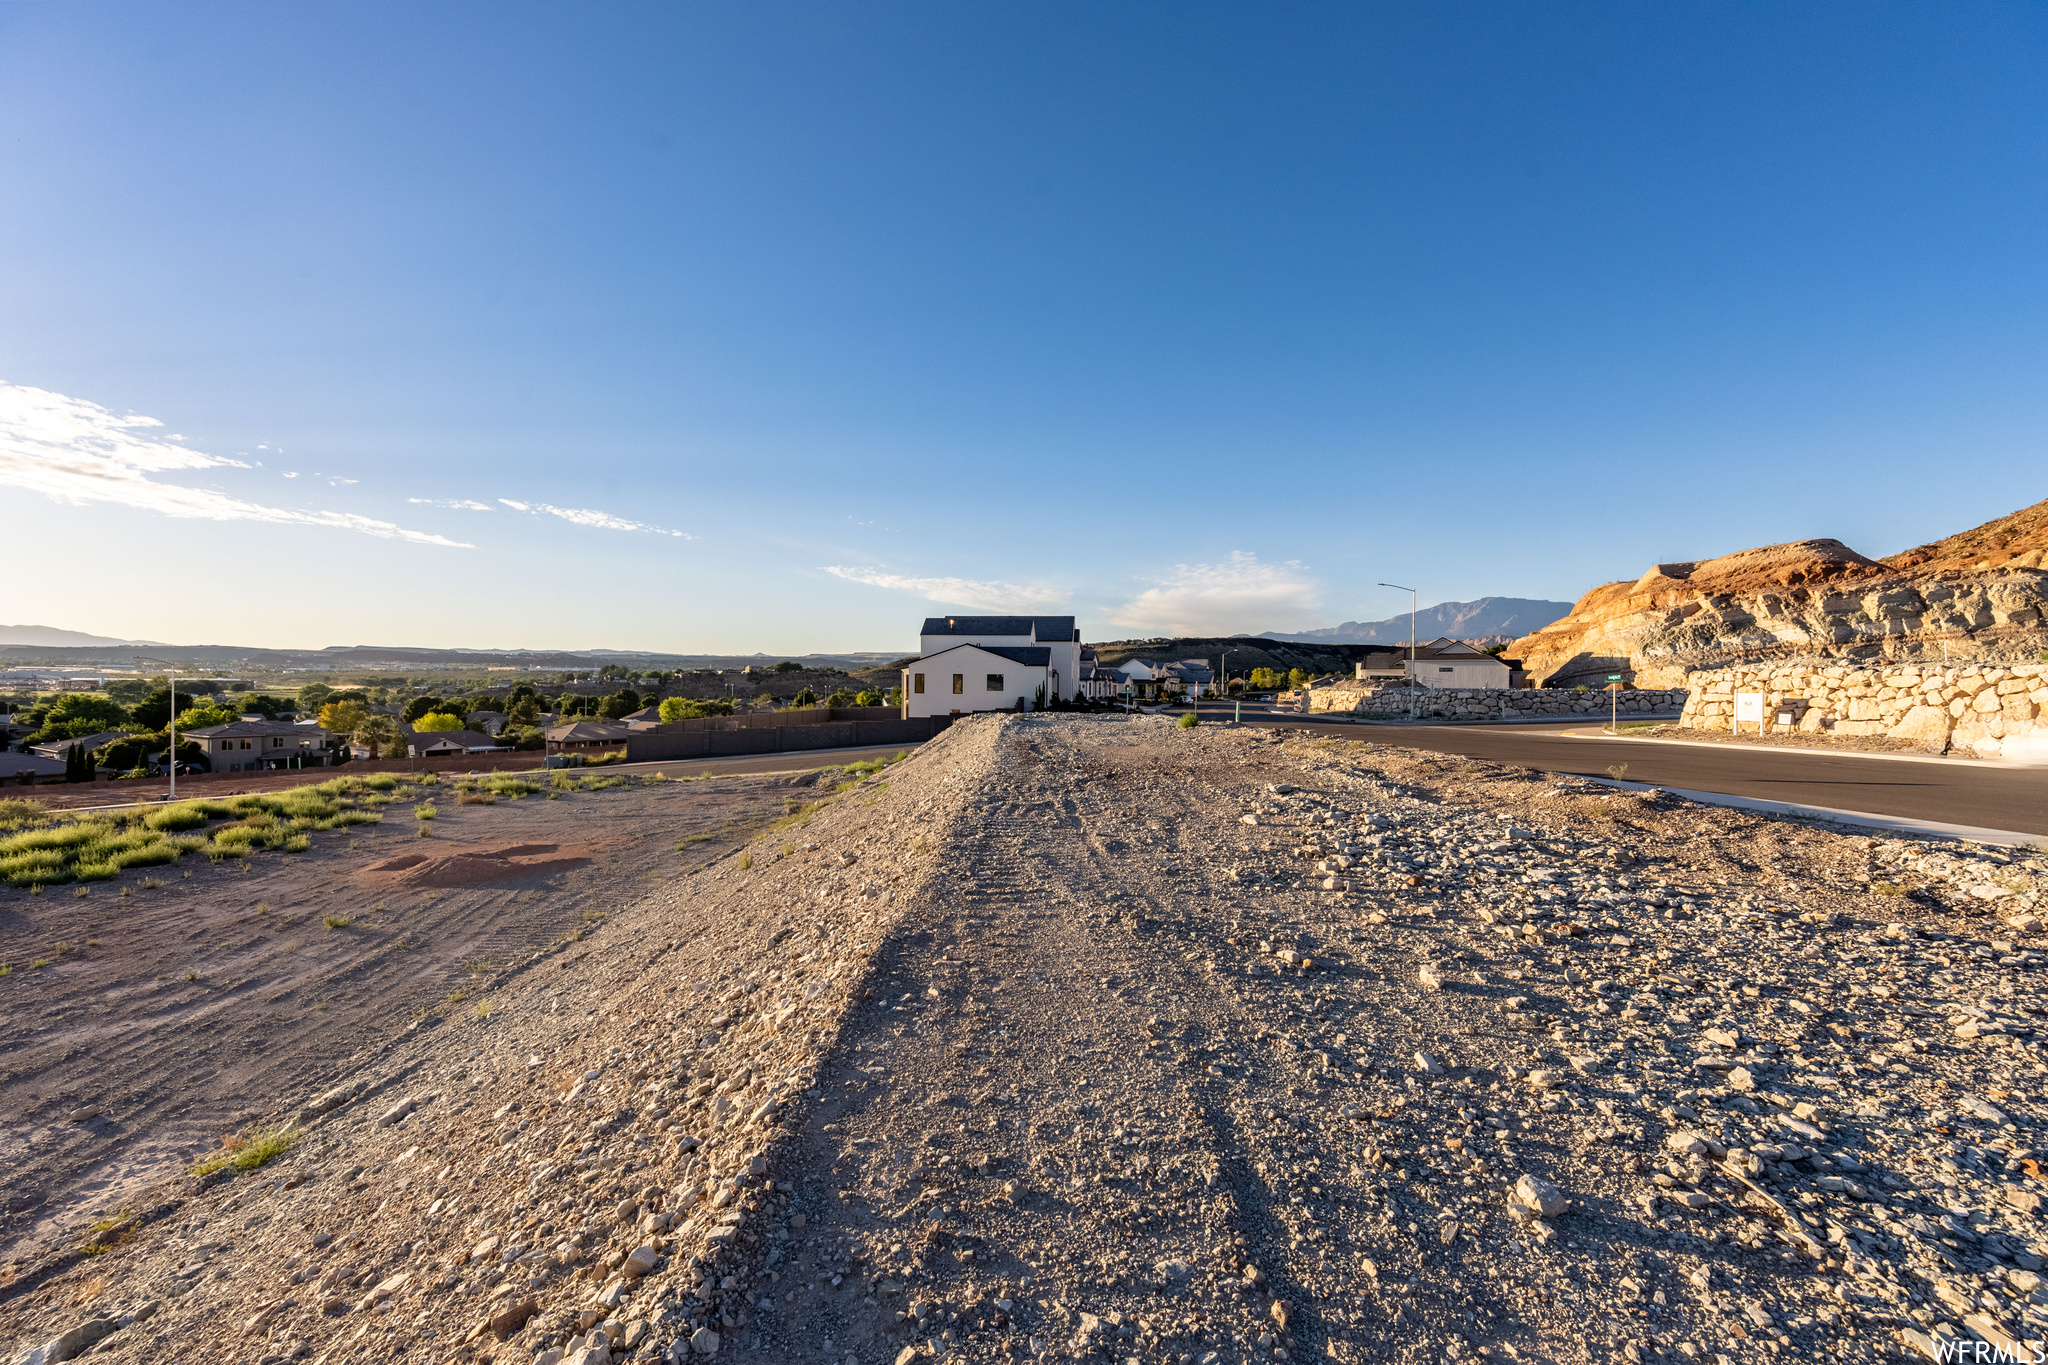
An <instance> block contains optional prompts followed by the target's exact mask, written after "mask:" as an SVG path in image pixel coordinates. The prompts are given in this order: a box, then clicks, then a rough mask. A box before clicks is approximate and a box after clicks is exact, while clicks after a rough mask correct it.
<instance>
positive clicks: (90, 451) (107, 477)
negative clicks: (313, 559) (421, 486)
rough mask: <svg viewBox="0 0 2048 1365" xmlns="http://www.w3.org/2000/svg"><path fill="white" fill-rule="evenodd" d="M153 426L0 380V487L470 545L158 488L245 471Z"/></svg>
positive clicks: (342, 515)
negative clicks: (164, 477)
mask: <svg viewBox="0 0 2048 1365" xmlns="http://www.w3.org/2000/svg"><path fill="white" fill-rule="evenodd" d="M162 425H163V423H161V422H159V421H157V420H156V419H155V418H154V417H137V416H126V417H124V416H121V415H120V414H118V413H114V412H111V411H109V410H108V409H106V408H103V407H101V406H100V405H99V404H97V403H88V402H86V401H85V400H84V399H82V398H67V397H65V396H64V395H63V394H61V393H52V392H50V391H49V390H47V389H36V388H30V387H28V386H27V385H23V384H9V383H5V382H4V381H0V484H9V485H12V486H14V487H16V488H26V489H28V490H30V491H31V492H35V493H41V494H42V495H43V496H45V497H47V498H51V499H54V500H55V501H57V502H65V503H71V504H73V505H75V506H82V505H84V504H86V503H95V502H110V503H119V504H121V505H124V506H128V507H138V508H141V509H143V510H145V511H150V512H156V513H160V514H161V515H163V516H167V517H181V518H195V519H199V520H204V521H268V522H277V523H282V524H286V525H296V526H327V527H332V528H333V529H335V530H340V531H355V532H358V533H360V534H362V535H369V536H381V537H383V538H385V539H388V540H409V541H413V542H415V543H418V544H421V545H445V546H448V547H450V548H452V549H462V550H467V549H471V548H473V547H472V546H469V545H466V544H464V543H463V542H461V541H458V540H449V539H447V538H446V537H444V536H436V535H428V534H427V533H426V532H424V531H408V530H406V529H405V528H404V527H402V526H396V525H393V524H392V523H391V522H388V521H378V520H376V519H374V518H371V517H364V516H357V515H356V514H354V513H352V512H322V511H311V510H307V509H303V508H290V507H266V506H264V505H262V504H261V503H254V502H247V501H244V500H243V499H241V498H235V497H230V496H229V495H228V494H226V493H223V492H220V491H219V490H217V489H211V488H186V487H183V486H181V485H179V484H174V483H163V482H159V481H158V480H156V479H154V478H152V477H150V476H151V475H154V474H164V473H170V472H173V471H177V470H189V469H247V468H249V465H248V464H246V463H245V462H243V461H241V460H234V459H229V458H227V457H226V456H222V455H208V454H206V453H204V452H203V451H197V450H192V449H189V448H187V447H185V446H181V445H172V444H171V443H170V439H169V438H163V439H159V438H157V437H156V436H155V435H154V434H153V429H154V428H157V427H161V426H162ZM259 449H260V447H259Z"/></svg>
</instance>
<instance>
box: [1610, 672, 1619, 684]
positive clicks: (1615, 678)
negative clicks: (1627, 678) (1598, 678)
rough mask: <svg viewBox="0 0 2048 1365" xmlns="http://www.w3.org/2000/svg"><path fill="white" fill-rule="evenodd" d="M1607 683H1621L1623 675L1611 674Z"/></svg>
mask: <svg viewBox="0 0 2048 1365" xmlns="http://www.w3.org/2000/svg"><path fill="white" fill-rule="evenodd" d="M1607 681H1609V682H1620V681H1621V674H1619V673H1609V674H1608V675H1607Z"/></svg>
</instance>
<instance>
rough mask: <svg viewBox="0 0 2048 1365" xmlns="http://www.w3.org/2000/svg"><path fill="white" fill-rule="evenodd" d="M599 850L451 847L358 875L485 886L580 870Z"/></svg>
mask: <svg viewBox="0 0 2048 1365" xmlns="http://www.w3.org/2000/svg"><path fill="white" fill-rule="evenodd" d="M600 847H601V845H598V844H570V845H563V844H510V845H507V846H506V847H503V848H451V849H447V850H445V851H443V850H437V851H436V852H433V853H407V854H402V855H400V856H399V857H396V858H387V859H386V860H385V861H383V862H381V863H376V864H373V865H372V866H370V867H366V868H364V869H363V872H362V874H361V875H364V876H373V877H377V878H379V879H384V878H388V879H389V880H390V881H391V882H392V883H394V884H396V885H400V886H422V887H460V886H488V885H490V884H491V883H492V882H508V881H519V880H522V879H524V878H527V877H545V876H548V875H549V874H551V873H555V872H564V871H567V870H568V869H569V868H572V867H581V866H583V865H584V864H585V863H587V862H589V861H590V859H591V855H592V854H594V853H595V852H596V851H597V850H598V849H599V848H600ZM548 855H553V856H548Z"/></svg>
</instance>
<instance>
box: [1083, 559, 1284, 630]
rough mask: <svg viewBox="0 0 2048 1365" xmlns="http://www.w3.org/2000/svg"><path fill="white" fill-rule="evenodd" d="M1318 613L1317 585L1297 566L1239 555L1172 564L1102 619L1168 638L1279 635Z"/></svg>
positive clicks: (1112, 623)
mask: <svg viewBox="0 0 2048 1365" xmlns="http://www.w3.org/2000/svg"><path fill="white" fill-rule="evenodd" d="M1321 609H1322V585H1321V584H1320V583H1319V582H1317V581H1316V580H1315V579H1314V578H1311V577H1310V576H1309V575H1308V574H1307V572H1306V571H1305V570H1304V569H1303V566H1302V565H1301V564H1300V562H1299V561H1296V560H1292V559H1290V560H1287V561H1285V562H1284V563H1280V564H1264V563H1261V562H1260V561H1259V557H1258V556H1257V555H1255V554H1251V553H1249V552H1247V551H1244V550H1235V551H1232V552H1231V553H1230V554H1229V555H1228V556H1226V557H1225V558H1224V559H1223V560H1222V562H1220V563H1216V564H1176V565H1174V566H1173V568H1172V569H1170V570H1168V571H1167V572H1166V573H1165V574H1163V575H1161V576H1160V577H1159V578H1158V580H1157V581H1156V582H1155V583H1154V584H1153V586H1152V587H1149V588H1147V589H1145V591H1143V592H1141V593H1139V594H1138V595H1137V596H1136V597H1133V598H1132V599H1131V600H1130V601H1128V602H1126V603H1124V604H1123V605H1122V606H1120V607H1117V608H1115V609H1114V610H1112V611H1110V612H1109V613H1108V617H1107V619H1108V620H1109V622H1110V624H1111V625H1117V626H1123V627H1125V628H1127V629H1133V630H1155V631H1163V632H1165V633H1167V634H1171V635H1229V634H1234V633H1236V632H1237V631H1241V630H1276V629H1277V630H1284V629H1287V628H1288V625H1289V624H1290V623H1293V622H1298V621H1301V620H1304V619H1308V618H1311V617H1313V616H1315V615H1316V613H1317V612H1319V611H1320V610H1321Z"/></svg>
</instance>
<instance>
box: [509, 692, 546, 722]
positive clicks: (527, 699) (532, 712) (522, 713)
mask: <svg viewBox="0 0 2048 1365" xmlns="http://www.w3.org/2000/svg"><path fill="white" fill-rule="evenodd" d="M509 705H510V709H509V710H507V711H506V712H505V722H506V724H508V725H532V724H533V723H534V722H536V721H538V720H539V719H540V703H539V702H537V701H535V700H534V698H533V691H532V689H531V688H529V689H527V693H526V695H525V696H523V697H520V698H518V699H517V700H515V701H512V702H511V703H510V704H509Z"/></svg>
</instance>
